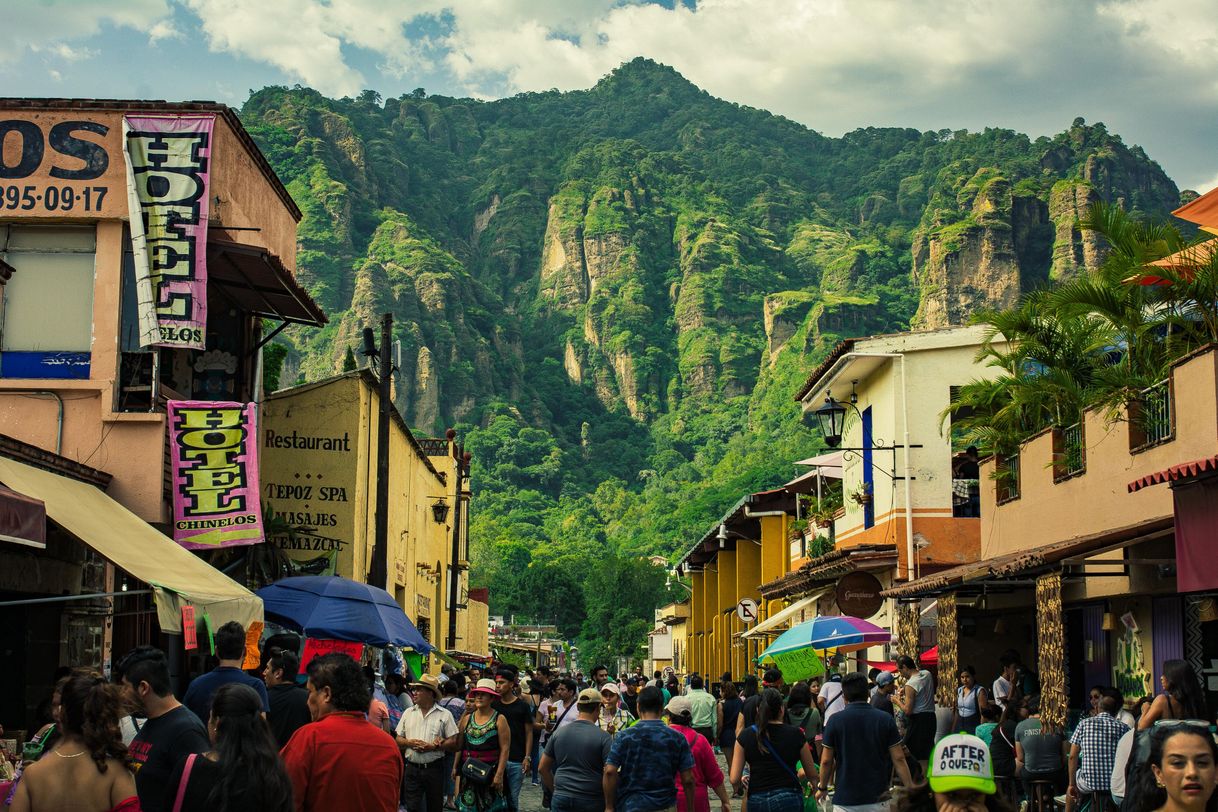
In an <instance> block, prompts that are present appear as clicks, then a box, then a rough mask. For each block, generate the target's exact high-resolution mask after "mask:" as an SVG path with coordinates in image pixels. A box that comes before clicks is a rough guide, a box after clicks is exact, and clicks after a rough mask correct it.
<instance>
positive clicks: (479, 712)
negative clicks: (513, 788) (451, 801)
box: [429, 679, 512, 812]
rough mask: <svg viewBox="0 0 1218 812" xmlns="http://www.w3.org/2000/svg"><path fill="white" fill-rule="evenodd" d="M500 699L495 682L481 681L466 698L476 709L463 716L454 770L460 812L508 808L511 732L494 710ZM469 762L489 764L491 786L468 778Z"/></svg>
mask: <svg viewBox="0 0 1218 812" xmlns="http://www.w3.org/2000/svg"><path fill="white" fill-rule="evenodd" d="M498 698H499V690H498V689H497V688H496V687H495V681H494V680H493V679H480V680H478V683H477V685H475V686H474V687H473V688H470V690H469V694H468V695H467V697H466V699H467V704H468V705H472V706H473V710H470V711H468V712H467V713H466V714H465V716H463V717H461V724H460V727H461V752H460V755H459V756H458V758H457V761H456V766H455V767H454V768H453V777H454V778H455V779H456V781H457V791H456V799H457V808H458V809H459V810H461V812H488V810H495V809H503V808H506V807H507V802H506V799H505V798H504V795H503V790H504V786H503V774H504V770H506V769H507V763H508V750H509V748H510V747H511V743H512V731H511V728H510V727H509V726H508V723H507V719H504V718H503V716H502V714H500V713H499V711H497V710H495V708H494V704H495V700H496V699H498ZM467 762H481V764H483V765H490V768H491V771H492V772H491V780H490V783H489V784H487V783H480V782H478V781H475V780H474V779H473V778H467V777H465V775H464V774H463V771H462V770H463V767H464V765H465V764H466V763H467ZM429 812H430V810H429Z"/></svg>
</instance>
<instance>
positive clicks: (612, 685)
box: [601, 682, 622, 696]
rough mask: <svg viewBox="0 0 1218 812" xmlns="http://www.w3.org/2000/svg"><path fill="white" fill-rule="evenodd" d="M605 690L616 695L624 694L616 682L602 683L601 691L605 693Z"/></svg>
mask: <svg viewBox="0 0 1218 812" xmlns="http://www.w3.org/2000/svg"><path fill="white" fill-rule="evenodd" d="M605 691H608V692H609V693H611V694H613V695H614V696H621V694H622V689H621V688H619V687H617V683H616V682H606V683H605V684H604V685H602V686H601V693H602V694H603V693H605Z"/></svg>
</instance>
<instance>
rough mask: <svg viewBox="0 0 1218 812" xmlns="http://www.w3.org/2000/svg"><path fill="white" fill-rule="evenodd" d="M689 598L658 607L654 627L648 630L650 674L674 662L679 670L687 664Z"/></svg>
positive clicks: (673, 666) (673, 664)
mask: <svg viewBox="0 0 1218 812" xmlns="http://www.w3.org/2000/svg"><path fill="white" fill-rule="evenodd" d="M688 620H689V600H683V601H678V602H676V603H670V604H668V605H667V606H661V607H660V608H659V609H657V610H656V620H655V628H653V629H652V630H651V631H650V632H648V633H647V675H648V676H649V677H650V676H651V675H652V674H654V673H655V672H656V671H663V670H664V669H665V668H668V667H669V666H671V667H672V668H673V670H674V671H676V672H677V673H681V674H683V673H685V672H684V671H683V670H682V669H683V668H688V666H689V663H688V659H687V658H688V656H689V655H688V649H687V648H686V625H687V621H688Z"/></svg>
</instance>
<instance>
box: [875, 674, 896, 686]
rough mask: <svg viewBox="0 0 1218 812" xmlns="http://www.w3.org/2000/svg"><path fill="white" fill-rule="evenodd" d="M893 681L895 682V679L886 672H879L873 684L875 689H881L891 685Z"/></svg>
mask: <svg viewBox="0 0 1218 812" xmlns="http://www.w3.org/2000/svg"><path fill="white" fill-rule="evenodd" d="M894 680H896V677H894V676H893V675H892V674H889V673H888V672H887V671H881V672H880V673H878V674H876V675H875V684H876V687H877V688H883V687H884V686H885V685H891V684H892V682H893V681H894Z"/></svg>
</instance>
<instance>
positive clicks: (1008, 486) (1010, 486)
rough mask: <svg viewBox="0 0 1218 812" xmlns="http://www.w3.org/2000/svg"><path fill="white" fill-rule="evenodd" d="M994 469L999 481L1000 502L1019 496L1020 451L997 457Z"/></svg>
mask: <svg viewBox="0 0 1218 812" xmlns="http://www.w3.org/2000/svg"><path fill="white" fill-rule="evenodd" d="M994 471H995V474H996V479H997V482H996V483H995V486H996V488H997V491H998V494H997V496H998V499H997V502H998V504H1000V505H1001V504H1003V503H1004V502H1010V501H1013V500H1015V499H1018V498H1019V453H1018V452H1016V453H1014V454H1005V455H1000V456H998V457H996V458H995V465H994Z"/></svg>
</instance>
